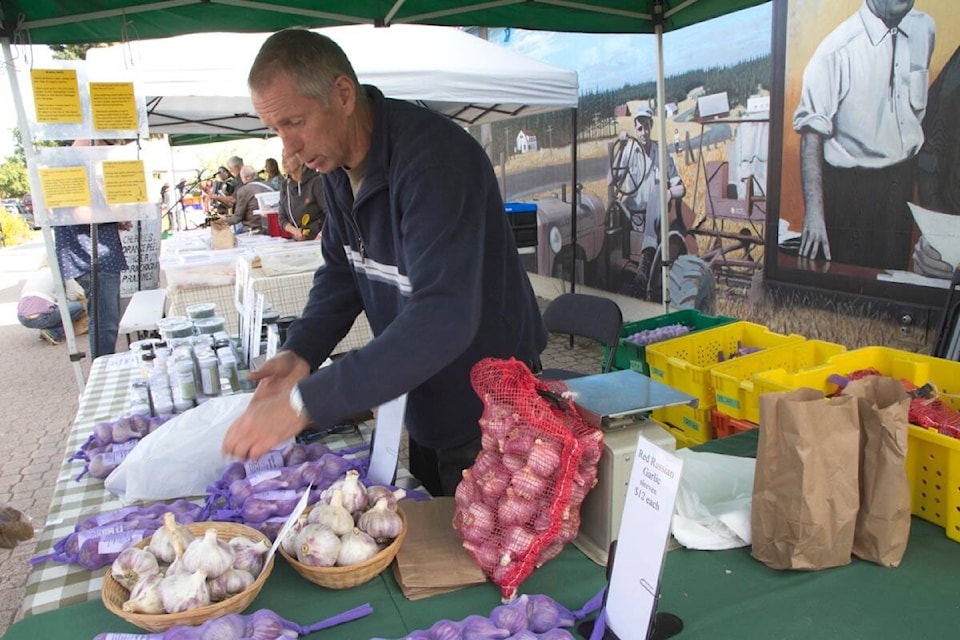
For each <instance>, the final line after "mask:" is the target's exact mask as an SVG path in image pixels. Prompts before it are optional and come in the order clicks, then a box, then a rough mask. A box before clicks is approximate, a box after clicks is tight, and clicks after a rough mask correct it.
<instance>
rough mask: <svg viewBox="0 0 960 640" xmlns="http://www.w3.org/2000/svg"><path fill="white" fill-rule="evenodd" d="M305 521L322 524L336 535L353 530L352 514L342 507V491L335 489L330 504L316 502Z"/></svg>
mask: <svg viewBox="0 0 960 640" xmlns="http://www.w3.org/2000/svg"><path fill="white" fill-rule="evenodd" d="M307 522H309V523H310V524H322V525H323V526H325V527H327V528H328V529H330V530H331V531H333V533H335V534H336V535H338V536H342V535H343V534H345V533H347V532H348V531H351V530H353V526H354V523H353V516H352V515H350V512H349V511H348V510H347V509H345V508H344V507H343V491H342V490H340V489H336V490H334V492H333V496H331V497H330V504H317V505H316V506H314V507H313V510H312V511H311V512H310V515H309V517H308V518H307Z"/></svg>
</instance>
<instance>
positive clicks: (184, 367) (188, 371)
mask: <svg viewBox="0 0 960 640" xmlns="http://www.w3.org/2000/svg"><path fill="white" fill-rule="evenodd" d="M176 371H177V377H176V389H177V393H176V395H177V397H178V398H179V399H181V400H189V401H190V402H191V403H192V402H193V401H194V400H196V398H197V379H196V378H195V377H194V371H193V359H192V358H191V359H190V360H186V359H184V360H178V361H177V363H176Z"/></svg>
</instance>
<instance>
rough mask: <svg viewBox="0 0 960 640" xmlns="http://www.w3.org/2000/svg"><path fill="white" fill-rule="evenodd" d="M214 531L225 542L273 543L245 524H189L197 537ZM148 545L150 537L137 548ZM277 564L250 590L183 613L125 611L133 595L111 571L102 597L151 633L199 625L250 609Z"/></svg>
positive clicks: (105, 603)
mask: <svg viewBox="0 0 960 640" xmlns="http://www.w3.org/2000/svg"><path fill="white" fill-rule="evenodd" d="M210 528H213V529H216V530H217V537H218V538H219V539H220V540H223V541H224V542H228V541H229V540H230V539H231V538H235V537H237V536H242V537H244V538H249V539H250V540H252V541H253V542H259V541H260V540H263V541H264V542H265V543H266V544H267V546H269V545H270V544H271V543H270V539H269V538H267V537H266V536H265V535H263V534H262V533H260V532H259V531H257V530H256V529H251V528H250V527H247V526H245V525H242V524H236V523H233V522H195V523H193V524H189V525H187V529H189V530H190V533H192V534H193V535H195V536H197V537H200V536H203V534H204V532H205V531H206V530H207V529H210ZM148 544H150V538H147V539H145V540H141V541H140V542H138V543H137V544H136V545H134V546H136V547H138V548H140V549H143V548H145V547H146V546H147V545H148ZM273 561H274V559H273V558H271V559H270V562H269V563H267V564H266V565H265V566H264V567H263V571H261V572H260V575H259V576H258V577H257V579H256V580H255V581H254V582H253V584H251V585H250V586H249V587H247V588H246V590H244V591H241V592H240V593H238V594H237V595H235V596H231V597H229V598H227V599H226V600H222V601H220V602H215V603H213V604H208V605H207V606H205V607H198V608H196V609H190V610H189V611H182V612H180V613H158V614H148V613H131V612H129V611H124V610H123V603H124V602H126V601H127V599H128V598H129V597H130V592H129V591H127V589H126V588H125V587H123V586H121V585H120V583H119V582H117V581H116V580H115V579H114V578H113V576H112V575H111V574H110V571H107V573H106V574H105V575H104V576H103V586H102V587H101V589H100V598H101V599H102V600H103V606H105V607H106V608H107V610H109V611H110V612H112V613H114V614H116V615H118V616H120V617H121V618H123V619H124V620H126V621H127V622H129V623H130V624H134V625H136V626H138V627H140V628H141V629H146V630H147V631H156V632H159V631H166V630H167V629H169V628H170V627H175V626H178V625H191V626H192V625H199V624H203V623H204V622H206V621H207V620H212V619H213V618H219V617H220V616H225V615H227V614H228V613H240V612H241V611H243V610H244V609H246V608H247V607H249V606H250V603H251V602H253V599H254V598H256V597H257V594H258V593H260V589H261V588H263V584H264V583H265V582H266V581H267V577H268V576H269V575H270V572H271V571H273Z"/></svg>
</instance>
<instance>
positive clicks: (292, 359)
mask: <svg viewBox="0 0 960 640" xmlns="http://www.w3.org/2000/svg"><path fill="white" fill-rule="evenodd" d="M309 373H310V366H309V365H308V364H307V362H306V361H305V360H303V358H301V357H299V356H298V355H296V354H295V353H293V352H292V351H281V352H280V353H279V354H277V355H276V356H274V357H273V358H271V359H270V360H267V362H265V363H264V365H263V366H262V367H260V368H259V369H257V370H256V371H254V372H251V374H250V379H251V380H255V381H259V384H258V385H257V390H256V391H255V392H254V394H253V398H252V399H251V400H250V404H249V405H248V406H247V409H246V410H245V411H244V412H243V414H241V416H240V417H239V418H237V419H236V420H235V421H234V422H233V424H232V425H230V428H229V429H228V430H227V434H226V436H225V437H224V439H223V453H225V454H226V455H228V456H232V457H234V458H237V459H239V460H256V459H257V458H259V457H261V456H262V455H263V454H265V453H266V452H267V451H269V450H270V449H272V448H274V447H276V446H277V445H279V444H280V443H282V442H284V441H285V440H287V439H288V438H292V437H294V436H296V435H297V434H298V433H300V431H302V430H303V428H304V427H305V426H306V420H305V419H304V418H303V417H301V416H299V415H297V413H296V412H295V411H294V410H293V408H292V407H291V406H290V392H291V390H292V389H293V385H295V384H297V383H298V382H299V381H300V380H302V379H303V378H305V377H306V376H307V375H309Z"/></svg>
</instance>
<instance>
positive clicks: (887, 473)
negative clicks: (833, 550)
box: [843, 376, 910, 567]
mask: <svg viewBox="0 0 960 640" xmlns="http://www.w3.org/2000/svg"><path fill="white" fill-rule="evenodd" d="M843 393H844V395H850V396H853V397H856V398H857V399H858V402H859V404H860V442H861V446H860V513H859V514H858V515H857V526H856V530H855V532H854V535H853V554H854V555H855V556H857V557H858V558H862V559H863V560H869V561H870V562H875V563H877V564H879V565H881V566H884V567H896V566H899V565H900V560H902V559H903V553H904V552H905V551H906V550H907V540H908V539H909V537H910V480H909V479H908V478H907V467H906V458H907V422H908V418H907V415H908V413H909V411H910V398H909V397H908V396H907V392H906V391H904V389H903V385H902V384H900V381H899V380H895V379H893V378H887V377H880V376H870V377H867V378H863V379H861V380H855V381H853V382H851V383H850V384H849V385H847V387H846V388H845V389H844V390H843Z"/></svg>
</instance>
